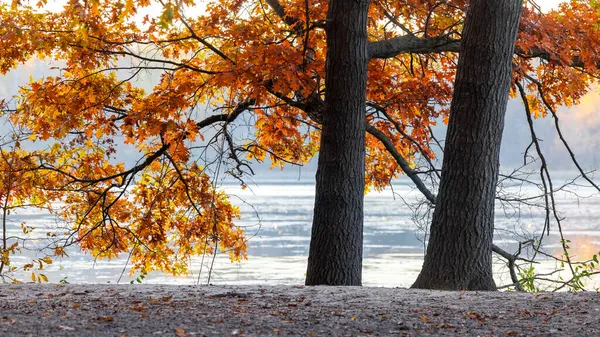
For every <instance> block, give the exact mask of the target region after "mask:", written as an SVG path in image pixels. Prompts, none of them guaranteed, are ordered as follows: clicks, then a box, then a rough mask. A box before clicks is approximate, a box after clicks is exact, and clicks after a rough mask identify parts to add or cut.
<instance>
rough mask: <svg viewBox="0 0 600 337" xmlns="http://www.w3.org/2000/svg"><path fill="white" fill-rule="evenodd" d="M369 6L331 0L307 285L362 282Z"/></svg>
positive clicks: (343, 0) (364, 0)
mask: <svg viewBox="0 0 600 337" xmlns="http://www.w3.org/2000/svg"><path fill="white" fill-rule="evenodd" d="M368 11H369V1H368V0H359V1H345V0H332V1H330V2H329V10H328V12H327V29H326V31H327V71H326V75H327V77H326V79H325V87H326V88H327V89H326V91H325V103H326V107H325V111H324V112H323V116H322V129H321V146H320V151H319V153H320V155H319V163H318V164H319V166H318V171H317V185H316V194H315V208H314V219H313V224H312V234H311V240H310V253H309V255H308V270H307V272H306V284H307V285H318V284H328V285H361V277H362V242H363V195H364V190H365V146H366V143H365V111H366V94H367V62H368V55H367V14H368Z"/></svg>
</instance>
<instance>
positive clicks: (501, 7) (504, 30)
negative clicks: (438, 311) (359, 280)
mask: <svg viewBox="0 0 600 337" xmlns="http://www.w3.org/2000/svg"><path fill="white" fill-rule="evenodd" d="M522 6H523V0H502V1H498V0H472V1H471V4H470V6H469V10H468V12H467V18H466V21H465V27H464V30H463V36H462V37H463V39H462V42H461V46H460V57H459V61H458V68H457V74H456V80H455V87H454V97H453V99H452V105H451V112H450V121H449V124H448V134H447V137H446V145H445V150H444V161H443V165H442V179H441V183H440V189H439V194H438V198H437V204H436V207H435V211H434V214H433V219H432V223H431V231H430V233H431V236H430V238H429V245H428V246H427V255H426V256H425V262H424V264H423V269H422V271H421V273H420V274H419V277H418V278H417V281H416V282H415V284H414V285H413V288H427V289H448V290H496V284H495V283H494V278H493V274H492V240H493V233H494V196H495V191H496V183H497V181H498V167H499V155H500V143H501V140H502V130H503V129H504V115H505V113H506V105H507V102H508V93H509V89H510V83H511V78H512V56H513V51H514V43H515V40H516V36H517V30H518V24H519V19H520V15H521V10H522Z"/></svg>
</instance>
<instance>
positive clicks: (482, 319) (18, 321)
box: [0, 284, 600, 337]
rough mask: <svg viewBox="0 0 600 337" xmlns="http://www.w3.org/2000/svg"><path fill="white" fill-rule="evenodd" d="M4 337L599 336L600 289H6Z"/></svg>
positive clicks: (0, 316)
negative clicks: (554, 290)
mask: <svg viewBox="0 0 600 337" xmlns="http://www.w3.org/2000/svg"><path fill="white" fill-rule="evenodd" d="M0 336H129V337H133V336H177V337H182V336H600V294H598V293H595V292H585V293H575V294H572V293H538V294H522V293H513V292H441V291H424V290H408V289H390V288H366V287H304V286H276V287H270V286H269V287H267V286H265V287H262V286H201V287H192V286H167V285H118V286H117V285H33V284H25V285H0Z"/></svg>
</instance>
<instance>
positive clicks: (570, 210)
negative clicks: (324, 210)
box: [9, 179, 600, 287]
mask: <svg viewBox="0 0 600 337" xmlns="http://www.w3.org/2000/svg"><path fill="white" fill-rule="evenodd" d="M223 188H224V189H225V190H226V191H227V192H228V193H229V194H231V195H232V196H233V197H232V201H233V202H234V203H236V204H238V205H239V206H240V208H241V210H242V220H241V221H239V222H238V225H239V226H242V227H244V228H245V229H246V231H247V233H248V235H249V236H250V237H251V239H250V241H249V249H248V260H247V261H243V262H242V263H230V262H229V260H228V259H227V257H226V256H224V255H218V256H217V258H216V259H215V261H214V265H213V270H212V273H211V280H210V283H213V284H302V283H303V280H304V273H305V271H306V261H307V255H308V247H309V239H310V225H311V220H312V208H313V206H314V205H313V203H314V182H312V181H310V180H302V181H297V180H294V179H285V180H266V181H259V182H258V183H257V185H256V186H253V187H251V188H249V189H246V190H242V189H240V188H239V185H234V184H229V185H224V186H223ZM393 192H394V193H393ZM393 192H392V190H390V189H388V190H386V191H383V192H380V193H375V192H373V193H369V194H368V195H367V196H366V197H365V222H364V266H363V284H364V285H368V286H385V287H408V286H410V285H411V283H412V282H413V281H414V280H415V279H416V277H417V274H418V272H419V270H420V268H421V265H422V263H423V252H424V246H423V242H422V241H421V240H420V239H422V237H423V232H422V231H419V230H417V229H416V226H415V223H414V222H413V220H412V214H413V213H412V212H411V210H410V209H409V208H408V207H407V206H406V205H405V203H404V202H403V201H402V200H401V199H400V198H399V197H398V195H401V196H402V197H403V198H404V200H406V201H407V202H409V203H411V202H413V201H415V200H416V198H418V197H420V195H419V194H418V192H417V191H414V190H413V189H412V187H411V185H410V183H409V182H408V181H404V180H401V181H399V182H397V183H396V184H395V185H394V189H393ZM531 193H534V192H533V191H532V192H531ZM395 195H396V196H395ZM559 197H560V198H559V202H560V209H561V211H562V214H563V215H565V216H566V220H565V223H564V228H563V229H564V232H565V234H566V235H567V236H568V239H570V240H572V244H571V246H572V247H573V252H572V253H573V254H574V255H576V256H577V257H581V258H589V257H591V255H593V254H594V253H596V252H597V251H598V250H599V249H600V221H599V220H600V198H597V197H595V198H586V199H579V200H575V199H573V198H572V197H571V196H570V195H567V194H563V195H559ZM496 218H497V221H496V223H497V229H498V230H497V233H496V236H495V242H496V244H498V245H499V246H501V247H503V248H504V249H506V250H508V251H511V252H512V251H515V250H516V247H517V246H516V241H515V238H514V236H513V235H512V234H510V233H509V231H514V230H515V229H517V230H518V231H519V232H522V234H525V235H527V234H529V233H532V232H534V231H538V232H539V231H540V230H541V228H542V227H543V223H544V211H543V210H541V209H521V212H520V213H514V212H506V211H505V210H503V209H502V208H501V207H500V205H499V206H498V207H497V210H496ZM10 220H11V223H12V226H11V227H10V228H9V232H13V233H14V234H17V233H18V232H19V231H20V228H19V227H18V224H19V223H20V222H21V221H24V220H27V221H28V222H29V223H30V224H32V225H34V226H39V227H43V226H42V224H44V223H48V222H52V221H54V219H53V218H51V217H49V216H47V215H44V214H41V213H35V212H28V211H21V212H20V213H19V214H17V215H12V216H11V219H10ZM521 228H522V229H521ZM548 239H549V241H547V246H546V247H548V249H549V250H550V251H552V250H555V251H558V249H559V239H558V236H557V230H556V228H553V229H552V230H551V233H550V237H549V238H548ZM17 258H18V257H17ZM125 262H126V257H124V258H122V259H117V260H112V261H94V260H93V259H92V258H91V257H89V256H86V255H83V254H81V253H80V252H78V251H71V252H70V257H69V258H66V259H63V260H62V261H56V262H55V264H53V265H52V266H51V267H50V268H49V269H48V270H46V271H45V274H46V275H47V276H48V277H49V278H50V281H51V282H58V281H59V280H60V279H64V278H65V277H66V280H67V281H69V282H70V283H107V282H110V283H116V282H117V280H118V279H119V276H120V275H121V273H122V271H123V267H124V265H125ZM200 262H201V260H200V259H198V260H197V261H196V262H195V263H194V264H193V265H192V270H193V273H194V274H193V275H190V276H187V277H172V276H169V275H164V274H162V273H152V274H150V275H149V276H148V277H147V278H146V279H145V280H144V282H146V283H169V284H193V283H195V282H197V280H198V272H199V271H200ZM212 264H213V261H212V258H206V259H205V260H204V265H203V267H202V274H201V275H200V282H201V283H206V282H207V278H208V275H209V272H208V269H209V268H208V266H210V265H212ZM554 267H555V264H554V263H550V262H547V263H544V264H542V265H540V266H538V270H551V269H553V268H554ZM497 268H498V270H499V271H502V270H503V269H502V264H501V263H498V264H497ZM134 277H135V276H134ZM505 278H506V275H505V276H504V277H502V278H501V279H499V280H498V283H499V284H503V283H505V281H506V279H505ZM129 280H130V278H129V277H128V270H127V271H126V272H125V274H124V276H123V278H122V279H121V282H129Z"/></svg>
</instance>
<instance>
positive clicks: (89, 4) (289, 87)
mask: <svg viewBox="0 0 600 337" xmlns="http://www.w3.org/2000/svg"><path fill="white" fill-rule="evenodd" d="M465 8H466V1H464V0H453V1H434V0H427V1H421V0H418V1H415V0H402V1H374V2H373V3H372V4H371V6H370V7H369V11H368V20H367V23H366V24H367V36H368V37H369V41H368V42H367V47H366V48H367V55H368V60H369V63H368V81H367V86H366V100H367V109H366V116H365V125H364V129H365V130H366V131H367V133H368V134H367V135H366V139H365V142H366V157H365V161H364V163H365V179H364V184H365V190H368V189H381V188H383V187H385V186H388V185H389V182H390V181H391V180H392V179H393V178H395V177H398V176H399V175H400V174H401V173H402V172H406V173H407V174H408V175H409V176H410V177H411V178H413V179H414V180H415V181H416V182H417V187H418V188H419V189H420V190H421V191H422V192H424V193H425V194H426V195H427V199H428V200H429V201H430V202H432V203H434V202H435V197H434V195H433V193H431V192H429V191H428V190H427V186H425V185H424V184H423V183H422V182H421V183H419V180H418V179H417V178H418V176H417V175H416V174H415V172H414V170H413V169H414V166H415V165H416V159H417V158H419V157H421V158H424V159H431V158H433V151H432V150H431V149H430V146H429V145H430V137H431V134H430V131H429V127H430V126H431V125H433V124H435V123H437V122H438V121H439V120H440V119H444V120H445V119H447V118H448V116H449V104H450V100H451V97H452V85H453V82H452V79H453V77H454V73H455V62H456V57H457V52H458V46H459V43H460V37H461V35H460V32H461V30H462V22H463V17H464V13H465ZM48 9H50V8H49V7H47V5H46V3H45V1H39V2H37V3H34V2H27V1H13V2H12V4H11V5H8V4H2V5H0V21H1V22H2V25H1V26H0V36H1V37H2V39H0V72H1V73H6V72H8V71H11V70H14V69H17V71H18V68H17V66H18V65H19V64H20V63H24V62H28V61H30V60H32V59H33V58H38V59H41V60H45V61H47V62H48V63H51V64H52V65H53V66H54V67H55V68H56V69H55V72H54V73H52V74H50V75H48V76H45V77H43V78H33V79H32V80H31V81H30V83H28V84H27V85H25V86H23V87H22V88H20V91H19V93H18V94H17V95H16V96H15V97H13V98H12V99H11V98H7V100H6V102H5V103H6V105H4V104H3V105H2V106H3V107H5V108H3V111H4V112H5V113H6V117H7V118H10V119H11V120H12V121H13V122H14V123H15V125H16V126H17V127H18V128H21V129H23V130H24V131H25V132H26V135H27V136H28V138H26V139H24V140H23V141H21V142H20V144H19V146H18V148H20V149H21V150H22V151H26V150H25V149H33V148H37V150H28V151H29V153H28V155H29V158H32V159H31V160H32V161H31V163H29V164H30V165H31V167H30V169H35V170H37V171H38V172H39V173H40V175H39V176H42V177H46V178H47V179H45V180H43V181H37V182H35V183H31V184H29V185H28V186H31V187H30V190H33V189H38V190H40V191H43V190H48V187H51V188H50V189H51V190H52V191H53V192H54V193H53V194H52V200H51V201H62V202H63V203H62V204H56V203H55V205H64V206H63V207H59V208H53V209H52V212H54V214H56V216H58V217H59V218H60V220H61V221H64V222H65V223H67V225H66V226H65V227H64V228H61V231H60V232H61V233H64V236H63V237H62V238H60V239H59V238H57V242H56V244H57V247H61V246H65V245H71V244H78V245H79V246H81V247H82V248H83V249H84V250H86V251H89V252H91V253H92V254H93V255H94V256H96V257H98V258H111V257H114V256H117V255H119V254H130V255H131V261H132V262H133V265H134V268H135V269H139V270H142V271H150V270H153V269H159V270H163V271H166V272H170V273H174V274H181V273H186V272H187V271H188V269H189V263H190V260H191V259H192V258H193V257H194V256H197V255H203V254H205V253H212V252H217V251H225V252H229V253H230V254H231V257H232V258H233V259H234V260H236V259H243V258H244V257H245V255H244V251H245V248H246V245H247V242H246V238H245V237H244V233H243V230H242V229H240V228H238V227H236V226H235V223H234V220H235V219H236V218H237V217H238V216H239V212H238V210H237V208H236V207H234V206H233V205H232V204H231V202H230V201H229V199H228V196H227V195H226V194H225V193H224V192H223V191H222V190H220V189H219V187H218V184H217V182H218V181H219V180H220V178H222V177H223V175H225V174H228V175H230V176H233V177H236V178H239V179H240V180H241V181H242V182H241V183H242V184H243V181H244V179H245V178H246V177H247V176H248V175H251V174H252V168H251V164H252V161H254V160H258V161H262V160H266V159H270V160H271V161H272V163H273V166H281V167H283V166H285V165H302V164H303V163H306V162H307V161H308V160H310V159H311V158H312V157H313V156H314V155H315V154H316V153H317V151H318V144H319V142H320V141H321V140H320V137H321V123H322V122H323V121H324V120H325V119H327V118H329V117H325V112H326V111H327V110H326V109H328V108H330V107H329V106H328V105H326V104H325V100H326V99H327V97H326V95H327V92H328V90H327V89H328V88H327V85H331V84H329V82H328V81H327V78H326V74H325V72H326V62H325V55H326V50H327V48H326V47H327V46H326V34H325V29H327V26H328V21H327V18H326V13H327V9H328V6H327V3H326V1H323V0H319V1H310V2H309V1H305V0H284V1H283V0H282V1H278V0H265V1H264V2H261V1H258V2H257V1H245V0H235V1H233V0H214V1H211V2H209V3H207V4H206V5H205V6H203V7H199V6H194V5H193V2H192V1H189V0H182V1H156V2H151V1H149V0H139V1H131V0H126V1H125V0H123V1H108V0H94V1H70V2H68V3H67V4H66V6H65V7H63V8H53V10H48ZM142 12H145V13H148V14H141V13H142ZM597 22H598V13H597V12H596V10H595V8H593V7H592V6H591V5H590V3H588V2H587V1H571V2H570V3H568V4H564V5H562V7H561V8H560V10H558V11H554V12H552V13H549V14H542V13H540V12H539V11H537V10H536V9H535V8H534V7H533V6H528V7H527V8H526V10H525V11H524V15H523V21H522V24H521V29H520V37H519V38H518V42H517V47H516V52H515V58H514V62H515V64H516V66H517V69H518V71H517V73H520V72H522V73H525V74H528V75H531V76H533V77H534V78H537V79H538V80H540V83H541V84H542V87H543V91H544V92H545V93H546V100H547V102H548V103H549V104H550V105H551V106H552V107H556V106H559V105H562V104H566V103H569V104H570V103H574V102H576V101H577V99H578V98H580V97H581V96H582V95H583V94H584V93H585V92H587V91H588V90H589V87H588V85H589V84H590V83H591V82H593V81H594V78H595V76H597V75H598V69H597V67H596V65H597V64H598V63H599V62H598V61H599V60H600V55H599V54H598V53H599V52H598V51H597V50H596V49H594V48H588V46H589V45H598V44H600V41H598V39H599V37H598V34H597ZM559 32H560V33H559ZM563 35H567V36H569V35H570V36H577V37H578V38H577V39H570V38H565V39H560V38H557V37H558V36H563ZM358 63H360V62H358ZM331 66H333V65H331ZM147 73H151V74H153V75H155V76H154V78H155V79H156V80H155V82H154V83H152V85H151V86H146V87H144V88H142V86H141V85H140V83H141V82H142V79H143V77H144V76H145V74H147ZM330 89H331V88H330ZM526 89H528V90H529V91H530V92H528V95H530V97H529V98H530V100H529V102H530V104H531V106H532V107H534V109H532V114H534V115H542V114H543V113H544V111H546V109H544V108H543V107H544V105H543V104H542V100H541V98H540V97H539V95H537V94H536V92H537V89H536V91H532V90H533V89H534V86H528V87H527V88H526ZM331 109H333V108H331ZM330 116H334V114H331V115H330ZM355 117H356V116H355ZM245 125H250V126H251V127H250V128H247V131H248V132H247V133H246V134H245V135H244V136H240V132H234V130H239V129H240V128H243V127H244V126H245ZM333 126H334V125H332V127H333ZM323 127H324V128H327V126H323ZM355 127H357V128H358V126H355ZM332 130H335V128H332ZM356 130H358V129H356ZM356 130H355V131H356ZM31 143H35V144H34V146H32V144H31ZM125 145H127V146H129V149H133V150H134V151H132V152H133V153H134V154H136V155H137V156H138V158H139V161H138V162H137V163H136V164H133V165H131V164H129V165H126V164H125V163H122V162H120V161H119V160H117V157H116V154H117V153H118V152H119V151H122V149H123V146H125ZM136 151H137V152H136ZM354 151H362V150H361V149H358V148H357V147H356V148H354ZM128 155H129V156H130V157H131V156H132V154H131V153H129V154H128ZM328 156H329V155H328V154H326V155H325V157H328ZM359 157H360V155H359V154H358V155H353V156H351V157H348V159H350V161H354V158H359ZM341 159H345V158H341ZM323 160H327V161H329V159H327V158H324V159H323ZM337 165H338V167H340V168H344V167H348V168H352V170H356V167H358V166H355V165H358V163H356V162H354V163H350V162H339V163H337ZM352 172H354V171H352ZM320 174H321V175H323V176H324V177H325V176H326V175H329V174H331V173H326V172H325V171H323V173H320ZM338 174H339V175H340V176H343V175H347V173H344V172H339V173H338ZM352 174H353V176H352V177H350V175H348V179H350V178H353V179H356V180H353V183H351V185H352V186H356V187H357V186H359V185H360V184H362V183H360V182H358V180H361V178H360V177H361V175H360V174H357V175H354V173H352ZM354 192H355V193H356V195H355V196H353V197H352V199H353V200H359V198H360V196H357V195H358V192H360V191H358V189H355V191H354ZM348 205H355V203H349V204H348ZM350 207H353V206H350ZM339 214H352V211H351V210H349V211H348V212H342V210H340V212H339ZM356 214H358V213H356ZM317 217H319V215H317ZM356 223H358V220H356V221H355V224H356ZM355 227H357V226H356V225H355ZM335 228H340V229H342V230H343V229H344V227H335ZM336 235H338V234H336ZM339 237H342V236H339ZM357 240H359V239H357ZM354 245H357V247H354V248H355V249H356V250H357V251H358V250H359V249H360V247H358V246H359V244H358V242H355V243H354ZM9 246H10V244H9ZM58 251H59V252H60V250H58ZM352 261H354V260H352ZM355 265H356V263H355ZM342 269H344V268H338V270H342ZM349 269H352V270H355V269H356V267H352V268H349ZM354 279H356V278H354ZM352 282H356V281H352Z"/></svg>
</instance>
